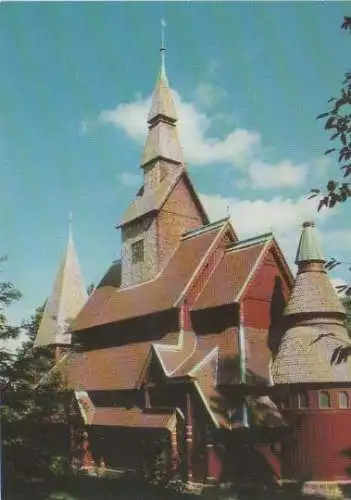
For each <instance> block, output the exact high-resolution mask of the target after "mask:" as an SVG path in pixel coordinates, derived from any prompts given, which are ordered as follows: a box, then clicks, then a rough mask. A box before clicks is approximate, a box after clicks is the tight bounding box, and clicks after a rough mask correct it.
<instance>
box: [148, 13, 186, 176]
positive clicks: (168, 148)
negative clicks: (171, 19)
mask: <svg viewBox="0 0 351 500" xmlns="http://www.w3.org/2000/svg"><path fill="white" fill-rule="evenodd" d="M164 27H165V23H164V21H163V22H162V43H161V49H160V53H161V67H160V71H159V75H158V79H157V83H156V88H155V90H154V94H153V98H152V103H151V108H150V111H149V114H148V117H147V123H148V125H149V133H148V137H147V140H146V144H145V148H144V152H143V156H142V160H141V166H142V167H146V166H148V165H149V164H150V163H151V162H153V161H157V160H166V161H167V160H168V161H170V162H172V163H173V164H180V163H183V154H182V149H181V146H180V143H179V139H178V135H177V130H176V127H175V125H176V122H177V113H176V110H175V106H174V101H173V97H172V92H171V89H170V87H169V83H168V78H167V74H166V67H165V52H166V49H165V45H164Z"/></svg>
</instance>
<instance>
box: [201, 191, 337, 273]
mask: <svg viewBox="0 0 351 500" xmlns="http://www.w3.org/2000/svg"><path fill="white" fill-rule="evenodd" d="M200 197H201V201H202V202H203V204H204V207H205V209H206V211H207V213H208V215H209V217H210V219H211V220H218V219H221V218H223V217H225V216H226V215H227V213H228V210H229V213H230V215H231V218H232V223H233V227H234V228H235V230H236V231H237V233H238V236H239V238H246V237H249V236H255V235H257V234H262V233H264V232H268V231H273V232H274V235H275V237H276V238H277V240H278V242H279V244H280V245H281V247H282V249H283V252H284V254H285V255H286V258H287V260H288V261H289V263H290V264H291V265H292V264H293V261H294V259H295V253H296V249H297V244H298V240H299V236H300V232H301V225H302V222H304V221H305V220H306V219H311V218H312V219H315V220H316V221H318V224H319V225H321V224H323V223H324V222H325V220H326V219H327V218H329V217H331V216H333V215H335V212H333V211H324V212H320V213H318V214H317V211H316V202H315V201H314V200H307V199H306V198H298V199H291V198H283V197H275V198H272V199H271V200H262V199H258V200H240V199H237V198H230V197H227V198H226V197H223V196H221V195H218V194H217V195H207V194H201V195H200Z"/></svg>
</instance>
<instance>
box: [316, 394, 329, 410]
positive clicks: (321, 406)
mask: <svg viewBox="0 0 351 500" xmlns="http://www.w3.org/2000/svg"><path fill="white" fill-rule="evenodd" d="M323 396H326V397H327V398H328V404H327V405H324V404H321V401H322V399H321V398H322V397H323ZM318 408H321V409H324V410H329V409H330V408H331V397H330V393H329V392H328V391H319V394H318Z"/></svg>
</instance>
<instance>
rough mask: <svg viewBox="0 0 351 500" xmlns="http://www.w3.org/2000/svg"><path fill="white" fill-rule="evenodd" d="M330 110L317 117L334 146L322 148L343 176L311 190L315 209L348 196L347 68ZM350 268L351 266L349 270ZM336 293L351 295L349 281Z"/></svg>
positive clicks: (350, 87)
mask: <svg viewBox="0 0 351 500" xmlns="http://www.w3.org/2000/svg"><path fill="white" fill-rule="evenodd" d="M341 29H342V30H345V31H349V32H350V33H351V17H348V16H345V17H344V20H343V22H342V25H341ZM328 103H329V110H328V111H326V112H324V113H322V114H320V115H319V116H318V117H317V119H322V120H324V122H325V123H324V128H325V130H327V131H329V132H330V133H331V134H332V135H331V136H330V141H331V142H332V143H333V147H330V148H328V149H327V150H326V151H325V155H334V156H335V157H336V161H337V164H338V165H339V167H340V170H341V171H342V173H343V175H342V178H341V179H340V178H336V179H330V180H329V181H328V182H327V184H326V186H325V187H324V189H323V190H322V189H320V188H314V189H311V193H310V196H309V198H315V197H319V204H318V211H320V210H321V209H322V208H323V207H326V208H333V207H335V206H336V205H337V204H339V203H343V202H345V201H347V200H348V199H349V198H350V197H351V186H350V182H348V178H349V176H350V175H351V112H350V110H351V71H350V70H348V71H346V73H345V75H344V80H343V82H342V84H341V89H340V93H339V95H338V96H337V97H331V98H330V99H329V101H328ZM337 177H339V176H337ZM344 264H345V263H343V262H339V261H338V260H337V259H335V258H333V259H331V260H330V261H329V262H328V263H327V268H328V269H329V270H332V269H334V268H335V267H336V266H339V265H344ZM349 270H351V268H350V269H349ZM337 289H338V291H339V292H345V293H346V295H347V296H351V286H350V285H349V284H346V285H340V286H339V287H337Z"/></svg>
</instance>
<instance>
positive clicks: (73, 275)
mask: <svg viewBox="0 0 351 500" xmlns="http://www.w3.org/2000/svg"><path fill="white" fill-rule="evenodd" d="M87 297H88V295H87V291H86V288H85V286H84V283H83V278H82V274H81V270H80V266H79V262H78V257H77V253H76V249H75V246H74V242H73V237H72V220H71V218H70V224H69V235H68V244H67V249H66V253H65V255H64V258H63V260H62V262H61V265H60V268H59V271H58V273H57V276H56V281H55V284H54V287H53V289H52V292H51V296H50V298H49V299H48V301H47V303H46V305H45V309H44V312H43V317H42V320H41V323H40V326H39V329H38V333H37V336H36V338H35V341H34V347H39V346H44V345H56V346H58V345H69V344H70V343H71V335H70V334H69V333H66V332H67V329H68V327H69V324H70V322H71V321H72V320H73V319H74V318H75V317H76V316H77V314H78V312H79V311H80V309H81V308H82V307H83V305H84V304H85V302H86V300H87Z"/></svg>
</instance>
